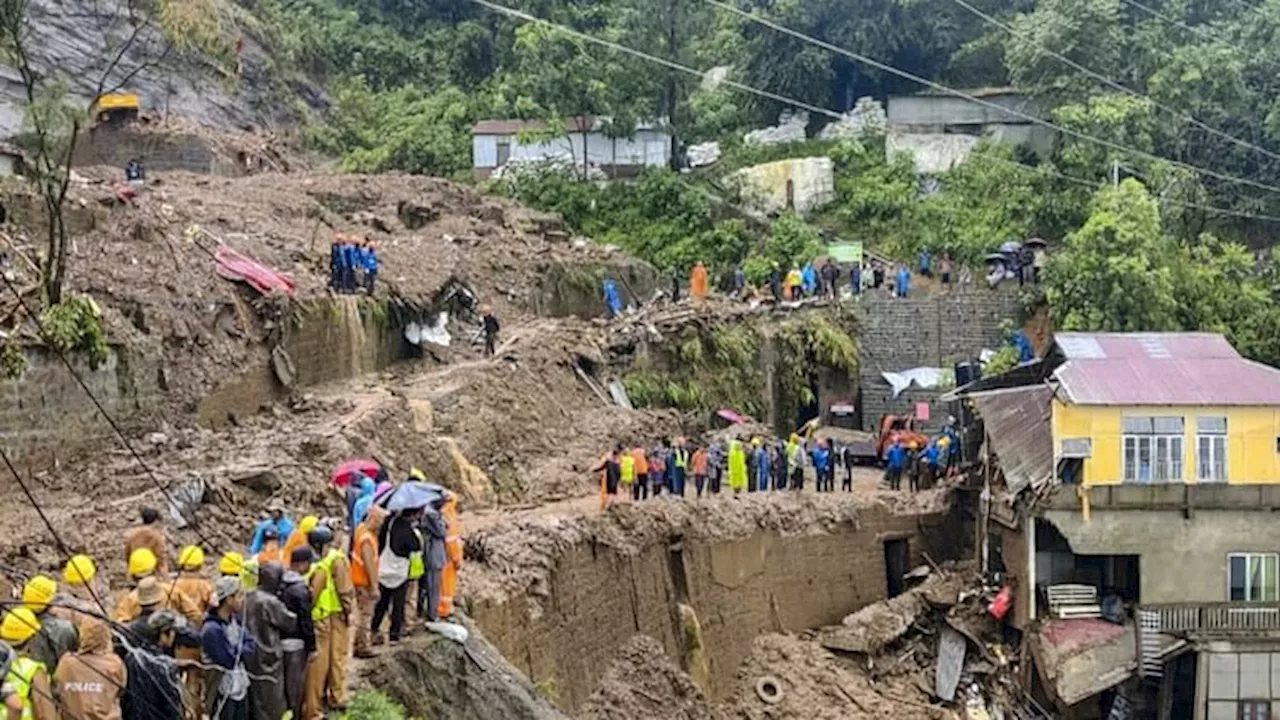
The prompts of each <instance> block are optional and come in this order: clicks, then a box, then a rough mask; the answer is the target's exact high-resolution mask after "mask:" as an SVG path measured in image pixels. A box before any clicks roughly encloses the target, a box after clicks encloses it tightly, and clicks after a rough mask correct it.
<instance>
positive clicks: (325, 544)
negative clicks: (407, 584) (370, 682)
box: [302, 525, 356, 720]
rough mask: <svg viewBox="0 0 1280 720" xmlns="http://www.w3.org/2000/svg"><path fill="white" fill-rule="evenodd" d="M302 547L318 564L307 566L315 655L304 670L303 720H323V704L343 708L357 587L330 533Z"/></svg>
mask: <svg viewBox="0 0 1280 720" xmlns="http://www.w3.org/2000/svg"><path fill="white" fill-rule="evenodd" d="M307 542H308V544H309V545H310V546H311V549H312V550H313V551H315V554H316V556H317V557H319V558H320V559H319V560H317V561H316V562H314V563H312V565H311V570H310V572H309V573H308V577H307V584H308V585H309V586H310V587H311V597H312V598H314V600H313V602H312V606H311V619H312V621H314V623H315V628H316V654H315V656H314V657H313V658H312V659H311V661H310V663H309V664H308V665H307V680H306V689H305V691H304V694H305V695H306V700H305V705H304V708H303V713H302V714H303V715H304V716H305V720H322V718H324V710H325V705H326V702H327V705H328V707H329V708H331V709H335V710H341V709H345V708H346V707H347V654H348V650H349V649H350V646H351V624H350V622H351V615H352V613H353V612H354V611H355V605H356V588H355V586H354V585H352V583H351V564H350V563H349V562H348V561H347V556H346V555H345V554H343V552H342V551H341V550H338V549H337V548H334V547H333V531H332V530H330V529H329V528H328V527H326V526H324V525H319V526H317V527H316V529H315V530H312V531H311V534H310V535H308V536H307Z"/></svg>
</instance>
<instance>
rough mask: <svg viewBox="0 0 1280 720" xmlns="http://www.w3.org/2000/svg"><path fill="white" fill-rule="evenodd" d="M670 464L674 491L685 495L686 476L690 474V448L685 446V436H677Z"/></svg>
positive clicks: (681, 495) (682, 495)
mask: <svg viewBox="0 0 1280 720" xmlns="http://www.w3.org/2000/svg"><path fill="white" fill-rule="evenodd" d="M670 466H671V467H670V472H671V486H672V492H673V493H675V494H676V495H679V496H680V497H684V483H685V478H686V477H687V476H688V474H689V449H688V448H687V447H685V439H684V438H683V437H678V438H676V441H675V447H673V448H672V449H671V463H670Z"/></svg>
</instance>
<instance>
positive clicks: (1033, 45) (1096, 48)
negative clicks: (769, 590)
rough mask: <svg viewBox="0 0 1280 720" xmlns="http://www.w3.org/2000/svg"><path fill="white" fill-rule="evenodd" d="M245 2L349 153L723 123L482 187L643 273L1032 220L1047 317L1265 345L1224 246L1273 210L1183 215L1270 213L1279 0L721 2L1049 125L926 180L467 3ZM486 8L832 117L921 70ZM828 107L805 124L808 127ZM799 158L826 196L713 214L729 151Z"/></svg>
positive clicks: (852, 145) (1263, 316) (725, 200)
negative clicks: (767, 132) (540, 211)
mask: <svg viewBox="0 0 1280 720" xmlns="http://www.w3.org/2000/svg"><path fill="white" fill-rule="evenodd" d="M966 2H968V0H966ZM245 3H246V5H248V6H249V8H250V10H252V11H253V12H254V13H255V15H256V16H257V17H259V18H260V19H262V20H264V21H265V22H264V25H265V26H266V27H267V28H269V29H270V32H271V33H272V35H273V36H274V37H275V39H276V45H277V50H278V51H279V53H280V55H281V56H282V57H283V59H284V60H285V61H286V62H289V63H292V64H293V65H294V66H295V67H297V68H300V69H302V70H305V71H306V72H307V73H308V74H310V75H311V76H313V77H317V78H320V79H321V80H322V81H324V82H325V83H326V84H327V85H328V87H329V89H330V92H331V96H332V98H333V106H332V108H331V110H330V112H329V113H328V114H327V115H326V116H325V117H323V118H320V119H319V120H320V121H319V122H318V123H317V124H316V125H315V126H314V127H313V128H312V130H311V131H310V133H309V135H310V140H311V141H312V142H313V143H314V144H315V146H316V147H318V148H319V149H321V150H323V151H326V152H328V153H330V154H333V155H335V156H337V157H340V158H341V159H342V162H343V164H344V165H345V166H346V167H348V168H351V169H358V170H366V171H381V170H392V169H399V170H407V171H411V172H422V173H433V174H439V175H446V176H463V175H465V174H466V172H467V170H468V168H469V166H470V150H469V132H468V128H469V126H470V124H471V123H473V122H474V121H476V120H478V119H481V118H484V117H521V118H544V119H554V118H561V117H565V116H570V115H575V114H583V113H594V114H599V115H607V116H610V117H611V118H612V119H613V127H612V128H611V131H612V132H616V133H618V134H619V135H625V134H627V133H628V132H629V131H630V129H631V127H632V125H633V124H634V123H635V122H636V121H637V120H639V119H641V118H652V117H667V118H670V127H671V128H672V129H673V130H674V132H675V134H676V135H677V137H678V139H679V141H680V144H681V145H682V146H687V145H688V144H690V143H693V142H698V141H702V140H707V139H718V140H721V141H723V142H725V147H726V155H725V158H724V159H723V160H722V161H721V163H720V165H719V167H718V168H717V169H716V170H713V171H710V172H700V173H696V174H693V175H677V174H675V173H672V172H665V173H661V172H655V173H652V174H650V175H649V176H647V177H645V178H643V179H642V180H641V181H640V182H639V183H638V184H636V185H634V186H628V187H625V188H624V187H616V186H615V187H604V188H601V187H597V186H595V185H592V184H589V183H581V182H575V181H573V180H572V178H569V177H565V176H563V175H558V176H557V175H554V174H548V175H544V176H541V177H536V178H532V179H528V178H526V179H523V180H522V181H521V182H520V183H517V184H506V185H504V186H502V187H500V188H498V189H500V190H502V191H504V192H508V193H510V194H513V195H516V196H517V197H519V198H521V199H522V200H524V201H526V202H529V203H531V204H534V205H537V206H540V207H544V208H549V209H554V210H558V211H560V212H563V213H564V214H565V216H566V218H567V219H568V220H569V222H570V223H571V224H572V225H573V226H574V228H575V229H577V230H579V231H582V232H584V233H587V234H590V235H593V236H595V237H596V238H598V239H600V240H601V241H605V242H611V243H615V244H618V245H621V246H623V247H625V248H627V249H628V250H630V251H632V252H634V253H636V254H638V255H640V256H642V257H644V258H646V259H648V260H650V261H652V262H654V263H655V264H657V265H658V266H660V267H664V268H680V269H681V271H682V272H683V271H684V269H686V268H687V267H688V266H689V264H691V263H692V262H694V261H695V260H698V259H701V260H704V261H706V262H708V263H710V264H711V265H712V266H713V267H714V268H716V270H717V275H723V274H724V273H725V272H727V271H728V270H729V269H730V268H731V267H733V266H734V265H736V264H738V263H743V265H744V268H745V269H746V270H747V272H748V274H749V275H750V276H752V277H753V278H755V279H759V278H760V277H762V276H763V275H764V274H765V273H767V272H768V269H769V268H770V267H771V266H772V264H773V263H774V262H778V263H780V264H784V265H785V264H787V263H789V262H791V261H793V260H795V259H796V258H799V257H804V256H806V255H808V254H811V253H812V252H813V250H814V249H815V248H816V247H820V246H821V245H822V244H823V242H824V241H823V239H822V237H821V235H820V231H825V232H826V233H828V234H831V235H835V236H838V237H841V238H846V239H859V240H863V241H866V242H867V243H869V244H871V245H874V246H877V247H879V248H880V249H882V250H883V251H885V252H887V253H889V254H891V255H894V256H897V257H900V258H903V259H909V258H913V257H914V256H915V255H916V253H917V252H918V251H919V250H920V249H922V248H929V249H931V250H933V251H934V253H935V255H936V254H939V253H941V252H944V251H946V252H950V253H952V254H953V255H954V256H955V257H956V258H957V259H958V260H960V261H962V262H966V263H971V264H972V263H976V262H977V261H979V260H980V259H981V257H982V256H983V255H984V254H986V253H987V252H989V251H990V250H991V249H993V248H994V247H995V246H997V245H998V244H999V243H1000V242H1002V241H1004V240H1008V239H1021V238H1025V237H1028V236H1032V235H1039V236H1042V237H1045V238H1048V239H1049V240H1050V241H1051V242H1053V243H1054V244H1055V245H1059V244H1060V246H1061V247H1062V248H1063V250H1062V252H1059V253H1058V255H1057V257H1056V259H1055V260H1054V261H1053V266H1052V268H1051V269H1050V273H1049V282H1048V283H1047V290H1048V292H1047V300H1048V302H1049V303H1050V304H1051V306H1052V309H1053V310H1054V312H1055V315H1056V319H1057V321H1058V323H1059V324H1060V325H1064V326H1068V327H1088V328H1106V329H1135V328H1148V329H1163V328H1206V329H1220V330H1223V331H1225V332H1228V333H1229V334H1230V335H1231V337H1232V339H1233V340H1235V341H1236V342H1237V343H1239V344H1240V347H1241V348H1242V349H1243V350H1245V351H1246V352H1247V353H1249V354H1250V355H1252V356H1254V357H1258V358H1260V359H1263V360H1267V361H1270V362H1277V361H1280V348H1278V347H1275V345H1276V342H1275V341H1273V340H1272V338H1274V337H1275V336H1276V333H1275V332H1274V330H1273V328H1274V327H1275V325H1276V322H1277V321H1276V319H1275V318H1276V315H1277V313H1278V312H1280V310H1277V306H1276V299H1277V297H1278V296H1280V283H1278V282H1277V279H1276V273H1275V271H1274V270H1273V269H1272V265H1271V263H1270V262H1263V263H1257V262H1255V261H1254V259H1253V257H1252V256H1251V254H1250V252H1249V251H1248V250H1246V249H1245V246H1244V244H1243V243H1246V242H1247V243H1248V244H1250V245H1253V246H1257V245H1260V244H1265V238H1267V237H1269V236H1270V234H1271V232H1272V231H1273V228H1274V227H1275V226H1276V223H1273V222H1271V221H1267V220H1262V219H1257V218H1249V217H1242V216H1240V215H1239V214H1237V215H1224V214H1215V213H1211V212H1209V211H1206V209H1205V208H1206V207H1207V206H1212V207H1217V208H1225V209H1230V210H1233V211H1236V212H1237V213H1246V214H1248V213H1253V214H1270V215H1280V101H1278V100H1277V98H1278V97H1280V93H1278V92H1277V90H1280V72H1277V70H1280V44H1277V43H1275V42H1274V38H1276V37H1277V36H1280V0H1262V1H1260V2H1259V1H1257V0H1253V1H1251V2H1245V1H1244V0H1222V1H1216V2H1206V1H1204V0H1191V1H1190V2H1173V0H1165V1H1164V2H1160V1H1158V0H1157V1H1156V2H1155V3H1154V5H1155V8H1156V10H1157V11H1158V12H1159V13H1161V14H1162V15H1163V16H1165V17H1164V18H1160V17H1156V16H1154V15H1152V14H1148V13H1146V12H1144V11H1142V10H1140V9H1137V7H1136V6H1135V5H1131V4H1129V3H1124V2H1121V0H1011V1H1010V2H996V1H995V0H973V2H972V5H974V6H975V7H976V8H977V9H978V10H979V11H981V12H984V13H989V14H990V15H992V16H993V17H994V19H995V20H996V22H995V23H988V22H986V21H984V20H983V19H982V18H980V17H978V16H977V15H975V14H974V13H972V12H970V11H969V10H968V9H966V8H965V7H963V5H962V4H961V3H960V2H959V0H940V1H939V2H937V3H916V2H909V1H908V0H839V1H837V0H773V1H771V2H765V1H764V0H734V2H732V3H731V4H732V5H733V6H734V7H738V8H742V9H745V10H749V11H751V12H754V13H756V14H759V15H762V16H764V17H767V18H769V19H771V20H774V21H776V22H778V23H780V24H782V25H785V26H787V27H790V28H793V29H795V30H798V31H800V32H803V33H806V34H809V35H812V36H814V37H816V38H818V39H820V40H823V41H826V42H829V43H832V44H834V45H837V46H840V47H845V48H849V49H852V50H855V51H857V52H860V53H863V54H865V55H868V56H871V57H873V58H876V59H878V60H881V61H884V62H887V63H890V64H893V65H895V66H897V67H899V68H901V69H903V70H906V71H908V72H911V73H914V74H917V75H920V76H922V77H925V78H929V79H932V80H936V81H938V82H942V83H945V84H947V85H951V86H953V87H980V86H1002V85H1015V86H1017V87H1019V88H1021V89H1023V90H1024V91H1026V92H1028V93H1031V94H1033V95H1034V96H1035V98H1036V99H1037V101H1038V102H1039V103H1040V104H1041V105H1042V107H1043V108H1045V111H1046V112H1047V113H1049V116H1050V117H1051V118H1052V119H1053V121H1054V122H1055V123H1057V124H1058V125H1060V126H1061V127H1064V128H1067V129H1068V130H1069V131H1070V132H1068V133H1066V134H1059V135H1058V137H1057V140H1056V142H1055V145H1054V148H1053V150H1052V152H1051V153H1050V154H1049V155H1048V156H1046V157H1032V156H1030V155H1028V154H1026V153H1023V152H1021V151H1013V150H1010V149H1008V148H995V147H993V148H986V149H984V150H982V151H981V152H979V153H977V154H976V155H974V156H973V157H972V159H971V160H970V162H968V163H966V164H964V165H961V166H959V167H957V168H956V169H954V170H952V171H951V172H949V173H946V174H945V175H944V176H943V177H941V178H939V187H940V188H941V191H939V192H932V193H924V192H922V191H921V190H922V188H921V184H920V182H919V180H918V178H917V177H916V174H915V172H914V169H913V168H912V166H911V164H910V163H909V162H908V161H906V160H902V159H894V158H886V157H885V152H884V146H883V139H882V138H881V137H878V136H876V135H874V134H872V135H868V136H864V137H861V138H858V139H856V140H845V141H841V142H826V143H817V142H812V141H811V142H808V143H802V144H799V145H797V146H789V147H788V146H784V147H775V148H768V149H758V148H750V147H744V146H742V144H741V142H740V137H741V133H742V131H743V130H744V129H747V128H751V127H759V126H762V125H765V124H769V123H771V122H773V121H774V120H775V118H776V117H777V113H778V112H779V111H780V110H781V109H782V107H783V106H782V105H781V104H780V103H779V102H776V101H773V100H765V99H761V98H758V97H756V96H752V95H745V94H740V93H738V92H737V91H735V90H732V89H730V88H728V87H726V86H723V85H722V86H719V87H717V88H713V89H705V88H703V87H702V86H700V85H699V83H698V82H697V78H690V77H689V76H686V75H682V74H679V73H676V72H674V71H670V70H668V69H665V68H663V67H661V66H658V65H654V64H651V63H648V62H646V61H644V60H641V59H638V58H634V57H631V56H628V55H624V54H620V53H617V52H614V51H610V50H607V49H604V48H600V47H597V46H595V45H592V44H589V43H586V42H584V41H583V40H581V39H578V38H573V37H570V36H567V35H565V34H563V33H560V32H558V31H555V30H554V29H551V28H549V27H546V26H540V25H536V24H525V23H522V22H521V21H519V20H516V19H513V18H510V17H507V16H504V15H502V14H499V13H496V12H494V11H492V10H489V9H486V8H483V7H481V6H480V5H478V4H476V3H473V2H469V1H468V0H253V2H249V0H245ZM499 4H503V5H506V6H508V7H513V8H516V9H518V10H521V11H525V12H529V13H531V14H533V15H536V16H538V17H542V18H546V19H548V20H551V21H553V22H555V23H559V24H562V25H565V26H569V27H572V28H574V29H576V30H579V31H581V32H584V33H587V34H589V35H592V36H594V37H598V38H604V39H608V40H611V41H616V42H619V43H622V44H624V45H626V46H629V47H633V48H636V49H639V50H642V51H645V52H648V53H651V54H654V55H657V56H660V57H663V58H668V59H670V60H674V61H676V62H679V63H682V64H684V65H687V66H691V67H695V68H699V69H707V68H711V67H716V66H728V67H729V68H730V69H729V77H730V78H731V79H734V80H736V81H739V82H742V83H746V84H748V85H752V86H755V87H759V88H762V89H765V90H769V91H772V92H776V93H779V94H782V95H786V96H788V97H792V98H796V99H799V100H802V101H804V102H807V103H811V104H813V105H816V106H820V107H823V108H830V109H834V110H837V111H843V110H847V109H849V108H851V107H852V106H853V103H854V101H855V99H856V98H858V97H861V96H871V97H874V98H877V99H883V98H884V97H886V96H887V95H890V94H896V93H909V92H916V91H919V90H921V88H920V86H919V85H917V84H915V83H913V82H911V81H909V80H905V79H902V78H900V77H896V76H894V75H891V74H888V73H885V72H882V71H879V70H875V69H872V68H869V67H867V66H863V65H861V64H858V63H856V62H854V61H852V60H850V59H848V58H846V57H842V56H841V55H838V54H835V53H831V52H829V51H827V50H824V49H822V48H819V47H817V46H815V45H812V44H808V43H805V42H803V41H802V40H800V39H798V38H795V37H791V36H788V35H786V34H783V33H780V32H777V31H775V30H772V29H770V28H767V27H764V26H762V25H759V24H755V23H752V22H749V21H747V20H745V19H743V18H742V17H740V16H737V15H734V14H733V13H729V12H726V11H725V10H723V9H720V8H716V7H714V6H713V5H712V4H711V3H709V2H707V1H706V0H597V1H595V2H589V3H584V2H575V1H573V0H505V2H502V3H499ZM1169 20H1173V21H1174V22H1169ZM1046 50H1048V51H1051V53H1056V54H1058V55H1061V56H1065V57H1066V58H1068V59H1070V60H1071V61H1073V62H1075V63H1077V64H1079V65H1082V66H1085V67H1087V68H1089V69H1090V70H1092V71H1095V72H1096V73H1097V74H1098V75H1095V76H1091V75H1090V74H1087V73H1084V72H1081V71H1080V70H1079V69H1078V68H1073V67H1070V66H1069V65H1068V64H1065V63H1063V62H1061V61H1060V60H1059V59H1058V58H1056V57H1054V56H1053V55H1052V54H1051V53H1047V52H1045V51H1046ZM1099 76H1101V77H1103V78H1106V79H1107V80H1108V81H1113V82H1114V83H1115V84H1119V85H1121V86H1123V87H1124V88H1130V89H1132V90H1134V91H1136V94H1130V93H1126V92H1123V91H1122V89H1120V88H1117V87H1116V85H1115V84H1113V83H1112V82H1104V81H1103V80H1101V79H1099ZM1192 116H1194V119H1193V118H1192ZM825 119H826V118H822V117H815V118H813V121H814V126H815V127H814V128H813V129H815V130H816V126H817V125H818V124H819V123H820V121H824V120H825ZM551 132H555V130H554V129H553V130H551ZM1075 133H1079V134H1087V135H1090V136H1094V137H1097V138H1099V139H1101V140H1103V141H1105V142H1106V143H1110V144H1112V146H1111V147H1103V146H1100V145H1098V144H1095V143H1091V142H1086V141H1084V140H1082V139H1081V138H1080V136H1079V135H1077V134H1075ZM1228 134H1229V135H1230V136H1234V138H1238V140H1237V139H1232V138H1231V137H1227V135H1228ZM814 152H821V153H824V154H827V155H830V156H831V157H832V158H833V159H834V160H835V162H836V168H837V198H836V201H835V202H834V203H832V204H831V206H830V207H829V208H827V210H826V211H824V212H823V214H822V215H821V216H820V217H818V218H815V219H813V221H812V222H805V221H802V220H800V219H798V218H795V217H793V216H785V217H783V218H781V219H778V220H776V221H775V222H772V223H771V224H769V225H761V224H760V223H757V222H755V221H753V220H751V219H749V218H745V217H743V216H742V215H741V214H738V213H735V212H734V211H733V206H734V204H735V202H736V201H737V198H736V197H735V194H734V191H733V189H732V186H731V184H728V183H727V182H726V176H727V174H728V171H730V170H732V169H733V168H735V167H739V166H741V165H745V164H747V163H749V162H754V161H759V160H762V159H773V158H776V157H780V156H786V155H800V154H810V153H814ZM1188 165H1191V166H1196V167H1199V168H1205V169H1210V170H1212V171H1214V172H1216V173H1218V174H1220V175H1223V176H1234V177H1240V178H1246V179H1248V180H1250V181H1252V182H1254V183H1256V184H1255V185H1249V184H1245V183H1238V182H1231V181H1229V180H1224V179H1222V178H1214V177H1212V176H1209V175H1206V174H1202V173H1197V172H1194V171H1193V170H1190V169H1188V167H1187V166H1188ZM1113 173H1115V175H1117V176H1118V177H1119V179H1122V180H1124V182H1121V183H1119V186H1118V187H1111V188H1109V189H1102V190H1099V189H1098V187H1093V186H1091V184H1093V185H1097V186H1103V185H1112V180H1113ZM1064 175H1065V176H1069V178H1073V179H1068V178H1064ZM1259 185H1262V186H1274V187H1276V190H1271V189H1269V188H1268V187H1259Z"/></svg>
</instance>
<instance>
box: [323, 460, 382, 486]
mask: <svg viewBox="0 0 1280 720" xmlns="http://www.w3.org/2000/svg"><path fill="white" fill-rule="evenodd" d="M380 467H381V466H379V465H378V463H376V462H374V461H373V460H368V459H365V458H356V459H355V460H348V461H346V462H344V463H342V464H341V465H339V466H338V469H337V470H334V471H333V476H332V477H331V478H329V479H330V481H331V482H333V484H334V485H337V486H338V487H346V486H348V485H350V484H351V483H352V482H353V481H354V480H355V479H356V475H367V476H368V477H371V478H374V477H377V476H378V470H379V468H380Z"/></svg>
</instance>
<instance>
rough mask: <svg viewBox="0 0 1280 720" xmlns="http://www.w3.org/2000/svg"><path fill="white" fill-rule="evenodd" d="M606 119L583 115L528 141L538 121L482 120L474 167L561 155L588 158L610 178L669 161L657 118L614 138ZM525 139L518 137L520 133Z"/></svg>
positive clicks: (474, 136)
mask: <svg viewBox="0 0 1280 720" xmlns="http://www.w3.org/2000/svg"><path fill="white" fill-rule="evenodd" d="M608 121H609V119H608V118H601V117H595V116H584V117H574V118H568V119H566V120H565V121H564V129H565V131H566V132H565V134H564V135H562V136H560V137H555V138H551V139H547V140H530V139H528V137H527V136H528V135H530V134H534V133H540V132H543V131H545V130H546V129H547V124H546V123H544V122H541V121H537V120H482V121H480V122H478V123H476V124H475V125H474V126H472V128H471V157H472V166H473V168H474V170H475V174H476V176H477V177H481V178H487V177H489V176H490V175H492V174H493V172H494V171H495V170H497V169H498V168H500V167H503V166H504V165H506V164H507V162H508V161H512V160H515V161H526V162H536V161H541V160H552V159H557V158H561V159H564V160H565V161H566V162H567V161H570V160H571V161H572V162H573V164H574V165H575V166H577V167H582V164H583V148H584V146H585V148H586V162H587V165H588V166H589V167H591V168H596V169H599V170H601V171H603V172H604V174H605V175H607V176H608V177H611V178H614V177H630V176H634V175H638V174H639V173H640V172H641V171H642V170H644V169H645V168H647V167H663V166H666V165H668V164H669V163H670V162H671V135H670V134H669V133H668V132H667V131H666V130H665V129H664V127H663V124H662V123H660V122H652V123H641V124H640V125H638V126H637V127H636V131H635V133H634V134H633V135H632V136H631V137H627V138H612V137H609V136H607V135H606V134H605V133H604V132H602V130H603V128H604V126H605V125H606V124H607V123H608ZM522 134H523V135H525V136H526V139H525V140H522V139H521V135H522Z"/></svg>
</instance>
